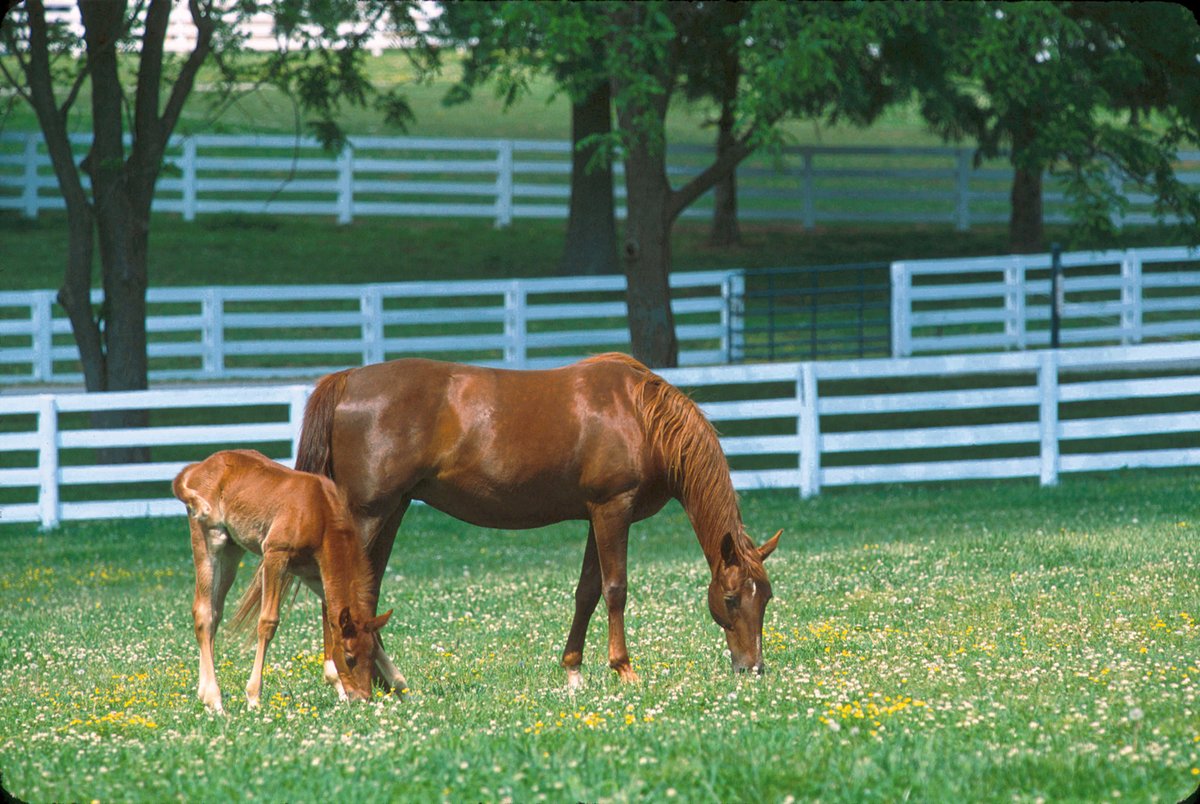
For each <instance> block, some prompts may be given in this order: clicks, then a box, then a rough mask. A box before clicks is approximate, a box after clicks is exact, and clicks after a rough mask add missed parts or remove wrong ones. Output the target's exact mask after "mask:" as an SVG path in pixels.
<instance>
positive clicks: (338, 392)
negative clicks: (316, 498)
mask: <svg viewBox="0 0 1200 804" xmlns="http://www.w3.org/2000/svg"><path fill="white" fill-rule="evenodd" d="M353 370H354V369H345V370H343V371H337V372H334V373H333V374H326V375H325V376H324V377H322V378H321V379H320V380H319V381H318V382H317V387H316V388H314V389H313V392H312V396H310V397H309V398H308V404H307V405H305V407H304V424H303V425H302V426H301V427H300V447H299V449H298V450H297V451H296V470H297V471H300V472H311V473H312V474H315V475H325V476H326V477H330V478H331V477H333V449H332V447H333V413H334V411H335V410H337V406H338V402H340V401H341V399H342V394H343V393H344V392H345V390H346V377H347V375H349V373H350V372H351V371H353Z"/></svg>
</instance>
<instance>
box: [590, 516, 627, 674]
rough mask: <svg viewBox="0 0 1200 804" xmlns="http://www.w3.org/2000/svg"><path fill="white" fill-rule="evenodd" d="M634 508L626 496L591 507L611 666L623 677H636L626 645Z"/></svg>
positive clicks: (609, 664) (609, 663)
mask: <svg viewBox="0 0 1200 804" xmlns="http://www.w3.org/2000/svg"><path fill="white" fill-rule="evenodd" d="M630 520H631V510H630V507H629V505H627V504H626V503H625V501H624V500H619V499H618V500H614V501H613V502H610V503H608V504H606V505H602V506H596V507H594V508H593V509H592V527H593V528H594V529H595V532H596V557H597V558H598V559H599V563H600V584H601V585H600V591H601V593H602V594H603V595H604V602H605V603H606V604H607V605H608V666H609V667H611V668H612V669H613V670H615V671H617V675H618V676H619V677H620V679H621V680H622V681H637V680H638V677H637V673H635V672H633V667H632V666H631V665H630V662H629V650H628V649H627V648H626V646H625V597H626V589H627V587H626V555H627V553H628V548H629V523H630Z"/></svg>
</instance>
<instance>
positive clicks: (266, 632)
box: [246, 551, 287, 709]
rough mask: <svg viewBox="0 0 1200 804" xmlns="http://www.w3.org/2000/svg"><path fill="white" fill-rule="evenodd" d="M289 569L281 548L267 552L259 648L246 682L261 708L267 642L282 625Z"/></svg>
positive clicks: (253, 704) (250, 698)
mask: <svg viewBox="0 0 1200 804" xmlns="http://www.w3.org/2000/svg"><path fill="white" fill-rule="evenodd" d="M286 570H287V556H286V555H284V554H282V553H279V552H275V551H272V552H269V553H264V554H263V560H262V570H261V571H262V609H261V611H260V612H259V615H258V651H257V652H256V653H255V654H254V669H253V670H251V671H250V680H249V681H248V682H246V703H247V705H248V706H249V707H250V708H251V709H257V708H258V703H259V698H258V694H259V691H260V690H261V689H262V671H263V663H264V662H266V659H267V646H268V645H270V644H271V639H272V638H274V636H275V629H277V628H278V627H279V604H280V597H281V596H282V594H283V574H284V572H285V571H286Z"/></svg>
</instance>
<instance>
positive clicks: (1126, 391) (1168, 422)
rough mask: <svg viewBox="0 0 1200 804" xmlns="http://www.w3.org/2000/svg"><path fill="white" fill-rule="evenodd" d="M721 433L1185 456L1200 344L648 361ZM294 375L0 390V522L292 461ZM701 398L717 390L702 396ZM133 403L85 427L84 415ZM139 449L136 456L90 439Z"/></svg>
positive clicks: (876, 449)
mask: <svg viewBox="0 0 1200 804" xmlns="http://www.w3.org/2000/svg"><path fill="white" fill-rule="evenodd" d="M662 374H663V376H664V377H666V378H667V379H668V380H670V381H671V382H673V383H675V384H676V385H679V386H681V387H684V388H686V389H688V390H689V391H690V392H691V393H693V394H694V395H695V396H696V397H697V398H698V399H700V400H701V406H702V407H703V409H704V411H705V413H706V414H707V415H708V416H709V417H710V418H711V419H712V420H713V421H714V422H715V423H716V424H717V425H718V427H719V428H720V429H721V430H722V431H723V432H725V433H727V435H726V436H724V437H723V438H722V445H723V447H724V449H725V452H726V454H727V455H728V456H729V460H730V464H731V466H732V469H733V479H734V484H735V485H736V486H737V488H739V489H764V488H785V489H786V488H790V489H798V490H799V492H800V494H801V495H802V496H810V495H813V494H817V493H818V492H819V491H820V490H821V489H822V488H824V487H827V486H848V485H857V484H876V483H902V482H919V481H954V480H967V479H981V478H1037V479H1038V480H1039V482H1040V483H1041V484H1042V485H1053V484H1055V483H1057V482H1058V479H1059V476H1060V474H1062V473H1068V472H1093V471H1109V470H1113V469H1119V468H1154V467H1179V466H1198V465H1200V343H1186V344H1155V345H1144V346H1132V347H1112V348H1084V349H1074V350H1069V351H1058V352H1052V351H1039V352H1022V353H1013V354H980V355H970V356H966V355H957V356H948V357H918V358H907V359H901V360H859V361H839V362H813V363H787V364H782V363H777V364H766V365H743V366H713V367H704V368H681V369H674V370H671V371H663V372H662ZM307 391H308V389H307V387H306V386H295V385H293V386H278V387H254V388H220V387H214V386H202V387H197V388H192V389H188V390H172V391H142V392H125V393H115V394H77V393H73V394H57V395H55V394H42V395H29V396H0V522H39V523H41V525H42V526H44V527H51V526H53V525H55V524H57V523H58V522H59V521H62V520H68V519H85V518H95V517H142V516H158V515H174V514H182V509H181V508H180V507H179V504H178V503H177V502H176V501H175V500H174V499H173V498H172V497H171V496H170V488H169V482H170V479H171V478H172V477H174V475H175V474H176V473H177V472H178V471H179V469H180V468H181V467H182V466H183V465H184V464H185V463H186V462H188V461H191V460H199V459H201V458H203V457H204V456H205V455H207V454H209V453H210V452H212V451H214V450H216V449H219V448H225V447H234V446H240V447H255V448H258V449H261V450H263V451H264V452H266V453H267V454H268V455H271V456H272V457H275V458H277V459H279V460H281V461H283V462H284V463H287V464H290V463H291V462H292V461H293V455H294V453H295V443H296V439H297V435H298V431H299V425H300V421H301V416H302V408H303V403H304V401H305V397H306V394H307ZM706 396H709V397H712V398H713V399H714V400H715V399H719V401H704V398H705V397H706ZM121 409H139V410H143V409H144V410H149V411H150V416H151V425H152V426H150V427H148V428H144V429H138V430H129V429H126V430H109V431H106V430H98V429H95V427H94V426H93V425H92V424H91V420H90V418H89V417H88V413H90V412H91V411H97V410H104V411H111V410H121ZM131 445H133V446H148V447H150V448H151V449H152V451H153V452H152V458H153V462H152V463H147V464H136V465H103V464H97V463H96V458H95V456H94V454H93V450H94V449H95V448H99V447H106V446H131Z"/></svg>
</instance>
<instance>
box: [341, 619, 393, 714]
mask: <svg viewBox="0 0 1200 804" xmlns="http://www.w3.org/2000/svg"><path fill="white" fill-rule="evenodd" d="M331 616H332V613H331ZM391 616H392V610H391V609H388V610H387V611H386V612H385V613H383V614H380V615H379V616H378V617H360V618H358V619H356V618H355V617H354V616H353V615H352V614H351V613H350V609H349V608H348V607H343V608H342V611H341V613H340V614H339V615H337V617H338V619H337V626H336V627H335V628H334V629H333V663H334V665H336V666H337V671H338V677H339V678H340V679H341V680H342V687H343V688H344V689H345V690H346V695H347V696H348V697H349V698H350V700H352V701H369V700H371V668H372V667H374V666H375V651H376V646H377V644H378V643H377V642H376V641H375V634H376V633H378V632H379V629H380V628H383V626H384V625H386V624H387V621H388V618H389V617H391Z"/></svg>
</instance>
